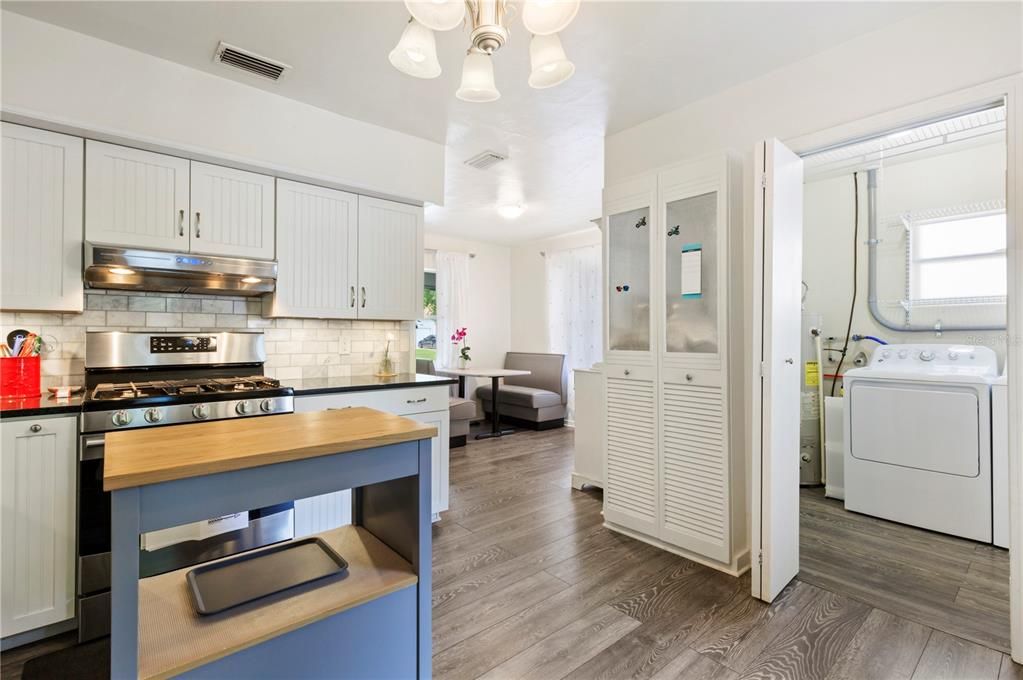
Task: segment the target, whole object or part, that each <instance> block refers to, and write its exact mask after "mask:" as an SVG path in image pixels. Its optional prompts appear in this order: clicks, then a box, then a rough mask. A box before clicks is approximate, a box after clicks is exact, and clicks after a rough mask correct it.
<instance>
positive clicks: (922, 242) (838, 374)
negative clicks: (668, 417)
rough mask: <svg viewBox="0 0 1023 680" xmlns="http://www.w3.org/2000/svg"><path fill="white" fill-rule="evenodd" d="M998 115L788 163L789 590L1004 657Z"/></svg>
mask: <svg viewBox="0 0 1023 680" xmlns="http://www.w3.org/2000/svg"><path fill="white" fill-rule="evenodd" d="M1006 159H1007V146H1006V130H1005V106H1004V103H1002V102H992V103H990V104H988V105H984V106H979V107H975V108H971V109H969V110H964V111H960V112H958V113H955V114H953V115H949V116H944V117H942V118H940V119H935V120H930V121H926V122H923V123H921V124H917V125H912V126H908V127H903V128H900V129H897V130H891V131H888V132H885V133H884V134H880V135H876V136H872V137H869V138H865V139H860V140H857V141H855V142H852V143H848V144H842V145H838V146H834V147H830V148H827V149H824V150H820V151H817V152H814V153H810V154H807V155H805V156H803V166H804V179H805V183H804V187H803V196H804V198H803V299H802V311H803V319H802V321H803V323H802V332H801V334H800V337H801V342H800V345H801V350H802V360H801V362H800V364H801V371H800V373H801V381H800V382H801V388H802V389H801V392H800V395H799V407H800V420H801V423H800V475H799V477H800V479H799V483H800V487H801V488H800V497H799V501H800V512H799V518H800V523H799V578H800V579H801V580H803V581H807V582H809V583H812V584H814V585H817V586H820V587H824V588H826V589H828V590H833V591H836V592H841V593H843V594H847V595H849V596H851V597H854V598H856V599H859V600H862V601H865V602H867V603H869V604H872V605H873V606H875V607H877V608H879V609H883V610H886V611H889V612H890V613H892V614H895V615H897V616H900V617H902V618H905V619H908V620H910V621H915V622H917V623H920V624H923V625H925V626H929V627H931V628H934V629H936V630H942V631H944V632H947V633H950V634H952V635H956V636H958V637H962V638H965V639H968V640H971V641H974V642H977V643H979V644H982V645H984V646H986V647H990V648H993V649H999V650H1002V651H1008V650H1009V646H1010V633H1009V614H1010V613H1009V557H1008V550H1007V547H1008V542H1009V539H1008V532H1009V529H1008V518H1009V503H1008V496H1009V483H1008V481H1009V471H1008V453H1007V452H1008V444H1007V441H1008V409H1007V406H1006V403H1007V399H1006V397H1005V395H1006V392H1007V378H1006V373H1005V367H1006V363H1005V357H1006V351H1007V340H1006V337H1007V336H1006V332H1005V327H1006V301H1007V295H1008V289H1007V284H1006V275H1007V248H1006V233H1007V225H1006V195H1005V192H1006V183H1005V177H1006Z"/></svg>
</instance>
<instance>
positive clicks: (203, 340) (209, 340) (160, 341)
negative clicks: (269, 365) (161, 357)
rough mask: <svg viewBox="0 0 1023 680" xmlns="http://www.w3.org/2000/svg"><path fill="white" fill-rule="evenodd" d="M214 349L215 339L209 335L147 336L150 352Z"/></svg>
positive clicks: (204, 350)
mask: <svg viewBox="0 0 1023 680" xmlns="http://www.w3.org/2000/svg"><path fill="white" fill-rule="evenodd" d="M216 351H217V339H216V338H215V337H211V336H209V335H173V336H171V335H160V336H154V337H151V338H149V352H150V354H169V353H172V352H216Z"/></svg>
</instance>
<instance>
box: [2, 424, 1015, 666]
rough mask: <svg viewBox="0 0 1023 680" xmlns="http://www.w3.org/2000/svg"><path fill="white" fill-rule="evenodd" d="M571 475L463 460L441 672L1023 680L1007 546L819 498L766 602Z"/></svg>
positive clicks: (9, 661) (505, 454)
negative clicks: (790, 572) (608, 513)
mask: <svg viewBox="0 0 1023 680" xmlns="http://www.w3.org/2000/svg"><path fill="white" fill-rule="evenodd" d="M571 467H572V430H569V429H564V430H555V431H549V432H520V433H517V434H515V435H513V436H511V437H506V438H504V439H499V440H490V441H485V442H477V441H470V444H469V445H468V446H467V447H465V448H462V449H454V450H452V452H451V475H450V479H451V510H450V511H448V512H446V513H444V518H443V520H442V521H441V522H439V523H438V524H436V525H435V527H434V565H433V576H434V587H433V591H434V592H433V604H434V621H433V624H434V632H433V639H434V675H435V676H436V677H438V678H450V679H456V680H457V679H462V678H464V679H472V678H481V677H482V678H487V679H488V680H505V679H512V678H535V679H537V680H557V679H559V678H573V679H580V680H581V679H585V680H590V679H607V680H620V679H624V678H653V679H654V680H669V679H672V678H686V679H693V680H703V679H714V680H736V679H738V678H743V679H747V678H763V679H768V678H770V679H772V680H773V679H785V680H801V679H804V678H806V679H816V678H822V679H828V680H838V679H848V680H875V679H877V680H880V679H883V678H917V679H921V680H931V679H935V678H955V679H957V680H961V679H967V678H968V679H971V680H973V679H976V680H987V679H991V680H996V679H997V680H1003V679H1005V678H1023V673H1021V672H1020V671H1021V667H1020V666H1017V665H1015V664H1013V663H1012V661H1011V660H1010V659H1009V658H1008V656H1006V655H1005V654H1003V653H1002V651H999V650H1001V649H1004V648H1005V645H1004V644H1003V642H1004V640H1005V636H1006V634H1007V630H1008V628H1007V620H1006V616H1005V613H1004V612H1005V604H1004V603H1005V601H1006V599H1007V596H1006V593H1007V585H1006V584H1007V571H1006V570H1007V566H1006V565H1007V558H1006V555H1005V553H1004V552H1003V551H995V550H992V549H985V548H978V547H977V546H976V544H972V543H968V542H964V541H956V540H955V539H949V538H948V537H943V536H939V535H936V534H928V533H926V532H921V531H919V530H914V529H911V528H908V527H900V526H898V525H892V524H890V523H887V522H880V521H879V520H873V519H871V518H866V517H861V516H858V515H852V514H850V513H845V511H844V510H842V508H841V505H840V504H836V503H834V502H832V501H829V500H826V499H824V498H822V497H821V495H820V493H819V492H816V491H804V492H803V499H802V500H803V527H804V531H803V540H802V552H803V573H802V574H801V575H800V578H799V579H797V580H796V581H794V582H793V583H792V584H790V585H789V586H788V588H786V590H785V591H784V592H783V593H782V595H781V596H779V598H778V599H777V600H776V601H775V602H774V603H773V604H771V605H770V606H766V605H764V604H762V603H760V602H758V601H756V600H753V599H752V598H751V597H750V596H749V589H750V583H749V577H748V575H747V576H745V577H742V578H738V579H736V578H732V577H729V576H726V575H724V574H720V573H718V572H716V571H714V570H711V569H708V568H705V567H702V566H700V565H697V564H695V563H693V562H691V561H689V560H686V559H683V558H681V557H678V556H675V555H671V554H669V553H665V552H663V551H660V550H657V549H655V548H652V547H650V546H647V545H646V544H643V543H640V542H638V541H635V540H632V539H630V538H627V537H624V536H621V535H618V534H615V533H613V532H611V531H608V530H606V529H604V528H603V526H602V518H601V515H600V509H601V496H600V492H599V491H593V492H590V491H587V492H580V491H575V490H573V489H571V488H570V485H569V475H570V472H571ZM836 541H838V542H837V543H836ZM850 544H851V545H850ZM932 576H933V584H932V583H931V580H932ZM857 577H859V578H857ZM917 577H919V578H917ZM1003 577H1004V578H1003ZM953 583H958V584H959V585H957V586H955V587H954V588H953V585H952V584H953ZM929 588H930V589H933V590H928V589H929ZM917 591H920V592H921V593H922V594H923V597H922V598H921V599H919V600H918V599H915V595H916V593H917ZM938 594H940V597H939V595H938ZM960 611H961V612H965V613H964V614H963V615H962V616H961V617H960V616H958V615H957V612H960ZM984 612H987V616H988V617H989V618H990V619H991V624H990V625H987V626H985V625H981V618H982V614H983V613H984ZM959 618H962V619H963V620H964V622H961V623H960V624H959V626H958V627H957V626H956V621H957V619H959ZM974 639H977V640H980V641H982V642H984V641H987V642H986V644H978V643H977V642H975V641H973V640H974ZM52 647H53V643H52V642H50V643H44V645H41V646H39V647H38V648H36V649H33V648H22V649H20V650H15V651H12V652H10V653H5V654H4V655H3V656H2V659H0V661H2V669H0V673H2V676H3V678H5V680H6V678H18V677H19V676H20V670H21V664H22V663H24V660H26V659H28V658H31V657H32V656H34V655H35V654H38V653H41V652H42V651H44V650H48V649H50V648H52Z"/></svg>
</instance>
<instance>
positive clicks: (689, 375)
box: [686, 373, 693, 382]
mask: <svg viewBox="0 0 1023 680" xmlns="http://www.w3.org/2000/svg"><path fill="white" fill-rule="evenodd" d="M686 381H687V382H693V374H692V373H686Z"/></svg>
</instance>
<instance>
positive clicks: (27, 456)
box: [0, 416, 78, 637]
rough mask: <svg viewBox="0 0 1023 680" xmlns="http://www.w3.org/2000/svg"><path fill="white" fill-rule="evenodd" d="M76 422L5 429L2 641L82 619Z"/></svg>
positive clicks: (42, 421)
mask: <svg viewBox="0 0 1023 680" xmlns="http://www.w3.org/2000/svg"><path fill="white" fill-rule="evenodd" d="M76 431H77V419H76V418H75V416H65V417H60V418H37V419H20V418H19V419H17V420H9V421H4V422H3V423H2V424H0V486H2V489H0V491H2V494H0V498H2V499H3V509H2V513H0V517H2V521H3V530H2V532H0V555H2V560H0V562H2V567H0V584H2V594H0V636H3V637H7V636H9V635H16V634H17V633H23V632H25V631H27V630H32V629H34V628H40V627H42V626H46V625H50V624H54V623H60V622H61V621H66V620H68V619H71V618H73V617H74V615H75V485H76V479H75V475H76V473H77V467H78V466H77V456H76V455H75V453H76V446H77V441H76V436H75V434H76Z"/></svg>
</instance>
